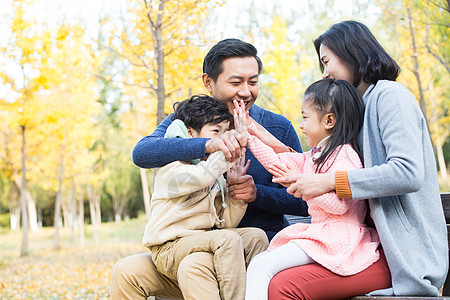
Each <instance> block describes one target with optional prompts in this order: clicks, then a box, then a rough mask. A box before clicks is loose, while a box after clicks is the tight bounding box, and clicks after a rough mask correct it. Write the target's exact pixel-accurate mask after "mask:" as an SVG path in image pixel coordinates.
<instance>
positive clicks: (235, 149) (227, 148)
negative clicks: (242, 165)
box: [205, 129, 245, 161]
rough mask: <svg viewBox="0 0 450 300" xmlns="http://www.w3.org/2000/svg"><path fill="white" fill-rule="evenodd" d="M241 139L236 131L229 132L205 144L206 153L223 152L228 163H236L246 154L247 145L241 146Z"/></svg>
mask: <svg viewBox="0 0 450 300" xmlns="http://www.w3.org/2000/svg"><path fill="white" fill-rule="evenodd" d="M239 138H240V136H238V133H237V131H236V130H234V129H232V130H229V131H227V132H225V133H224V134H222V135H220V136H218V137H216V138H214V139H210V140H208V141H207V142H206V144H205V153H214V152H216V151H222V152H223V154H224V155H225V158H226V160H227V161H235V160H236V159H237V158H239V157H242V156H243V155H244V154H245V145H244V146H241V145H240V142H239Z"/></svg>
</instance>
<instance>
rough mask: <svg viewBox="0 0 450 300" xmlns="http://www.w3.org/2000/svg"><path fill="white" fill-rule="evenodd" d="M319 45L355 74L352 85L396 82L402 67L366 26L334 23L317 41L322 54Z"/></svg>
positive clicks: (351, 23)
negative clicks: (326, 48) (384, 81)
mask: <svg viewBox="0 0 450 300" xmlns="http://www.w3.org/2000/svg"><path fill="white" fill-rule="evenodd" d="M320 45H324V46H326V47H328V48H329V49H330V50H331V51H332V52H333V54H334V55H336V56H337V57H338V58H339V59H340V60H341V61H342V62H343V63H345V64H346V65H347V66H348V67H349V68H350V69H351V70H352V72H353V75H354V81H353V85H354V86H356V87H358V85H359V84H360V83H361V80H363V81H364V82H366V83H373V84H376V83H377V82H378V80H382V79H386V80H392V81H395V80H396V79H397V77H398V75H399V73H400V67H399V66H398V65H397V63H396V62H395V60H394V59H393V58H392V57H391V56H390V55H389V54H388V53H387V52H386V51H385V50H384V49H383V47H382V46H381V45H380V43H378V41H377V40H376V39H375V37H374V36H373V34H372V33H371V32H370V30H369V28H367V26H366V25H364V24H362V23H359V22H356V21H344V22H341V23H337V24H334V25H333V26H331V27H330V29H328V30H327V31H326V32H325V33H323V34H322V35H321V36H319V37H318V38H317V39H315V40H314V47H315V48H316V52H317V55H319V62H320V69H321V70H322V72H323V70H324V67H323V65H322V63H321V61H320V51H319V49H320Z"/></svg>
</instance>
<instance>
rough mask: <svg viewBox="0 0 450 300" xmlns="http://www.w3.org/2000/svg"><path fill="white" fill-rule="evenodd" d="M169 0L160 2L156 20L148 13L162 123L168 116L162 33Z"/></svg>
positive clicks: (159, 113)
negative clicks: (165, 110)
mask: <svg viewBox="0 0 450 300" xmlns="http://www.w3.org/2000/svg"><path fill="white" fill-rule="evenodd" d="M166 1H167V0H161V1H160V2H159V8H158V14H157V16H156V20H155V22H153V20H152V19H151V16H150V13H148V14H147V16H148V19H149V22H150V24H151V29H152V33H153V37H154V46H155V47H154V48H155V56H156V70H157V71H156V72H157V88H156V95H157V97H158V109H157V112H156V122H157V124H159V123H161V121H162V120H164V118H165V117H166V114H165V112H164V101H165V97H166V89H165V85H164V40H163V33H162V17H163V15H164V6H165V4H166Z"/></svg>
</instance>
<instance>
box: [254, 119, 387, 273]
mask: <svg viewBox="0 0 450 300" xmlns="http://www.w3.org/2000/svg"><path fill="white" fill-rule="evenodd" d="M251 128H252V127H250V129H251ZM248 147H249V149H250V150H251V151H252V153H253V154H254V155H255V157H256V158H257V159H258V160H259V161H260V162H261V164H262V165H263V166H264V167H265V168H266V169H267V168H268V167H269V166H270V165H272V164H273V163H275V162H281V163H283V164H285V165H287V166H289V167H290V168H291V169H294V170H296V171H298V172H299V173H302V174H313V173H315V165H314V162H313V157H312V156H313V154H312V152H311V151H308V152H306V153H280V154H276V153H275V152H274V151H273V149H272V148H271V147H269V146H267V145H265V144H264V143H263V142H262V141H260V140H259V139H258V138H257V137H255V136H252V135H251V134H249V141H248ZM359 168H362V164H361V161H360V159H359V156H358V154H357V153H356V151H355V150H354V149H353V148H352V146H351V145H349V144H347V145H343V146H340V147H338V148H337V149H336V150H335V151H334V152H333V154H332V155H331V157H330V158H329V159H328V160H327V161H326V162H325V164H324V166H323V168H322V169H323V170H325V171H324V172H327V173H328V172H334V171H337V170H339V171H345V170H351V169H359ZM303 200H305V201H306V202H307V203H308V212H309V214H310V215H311V224H305V223H297V224H293V225H290V226H288V227H286V228H285V229H283V230H281V231H280V232H279V233H278V234H277V235H275V237H274V238H273V239H272V241H271V242H270V245H269V249H268V250H269V251H270V250H273V249H275V248H277V247H280V246H282V245H284V244H286V243H288V242H289V241H294V242H295V243H297V244H298V245H299V246H300V247H301V248H302V249H303V251H305V252H306V253H307V254H308V255H309V256H310V257H311V258H312V259H314V260H315V261H316V262H318V263H319V264H321V265H322V266H324V267H325V268H327V269H329V270H331V271H332V272H334V273H336V274H339V275H343V276H348V275H353V274H356V273H358V272H360V271H362V270H364V269H366V268H367V267H369V266H370V265H371V264H373V263H374V262H376V261H377V260H378V259H379V252H378V250H377V248H378V246H379V244H380V241H379V238H378V234H377V232H376V231H375V230H374V229H373V228H370V227H367V226H366V225H365V223H364V220H365V216H366V211H367V202H366V200H353V199H343V198H338V197H337V196H336V193H335V192H330V193H326V194H323V195H321V196H318V197H314V198H311V199H303Z"/></svg>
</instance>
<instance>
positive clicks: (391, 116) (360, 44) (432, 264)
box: [269, 21, 448, 299]
mask: <svg viewBox="0 0 450 300" xmlns="http://www.w3.org/2000/svg"><path fill="white" fill-rule="evenodd" d="M314 46H315V48H316V51H317V54H318V55H319V60H320V63H321V70H322V71H323V78H333V79H343V80H347V81H349V82H351V83H353V85H354V86H355V87H356V88H357V89H358V91H359V92H360V93H361V95H363V100H364V103H365V106H366V111H365V116H364V124H363V129H362V131H361V133H360V137H359V144H360V148H361V151H362V152H363V159H364V166H365V168H364V169H360V170H350V171H347V172H345V171H337V172H335V173H327V174H314V175H296V176H290V177H281V178H275V179H274V182H279V183H283V184H288V183H291V186H290V187H289V188H288V189H287V191H288V193H290V194H293V195H295V196H296V197H302V198H304V199H309V198H311V197H314V196H317V195H321V194H323V193H326V192H330V191H334V190H335V191H336V193H337V195H338V197H340V198H350V197H351V198H353V199H367V198H368V199H369V206H370V211H371V213H370V215H371V217H372V219H373V221H374V224H375V226H376V229H377V231H378V234H379V236H380V240H381V244H382V247H383V250H384V254H385V256H386V260H387V264H388V265H389V270H390V273H391V277H392V280H391V284H390V287H389V288H385V289H383V288H381V286H382V285H383V284H381V283H377V284H375V283H374V284H373V285H372V286H371V283H370V282H369V283H368V286H366V287H365V289H366V291H365V292H366V293H367V292H370V291H373V290H375V289H378V290H377V291H374V292H372V293H371V295H396V296H400V295H415V296H438V290H439V288H440V287H441V286H442V284H443V283H444V281H445V277H446V274H447V271H448V249H447V231H446V225H445V219H444V215H443V210H442V206H441V201H440V197H439V186H438V181H437V171H436V164H435V159H434V153H433V148H432V145H431V141H430V136H429V133H428V129H427V126H426V121H425V119H424V117H423V115H422V113H421V111H420V108H419V106H418V104H417V102H416V100H415V99H414V97H413V95H412V94H411V93H410V92H408V91H407V89H406V88H405V87H404V86H402V85H401V84H399V83H397V82H395V80H396V78H397V77H398V74H399V71H400V69H399V67H398V65H397V64H396V62H395V61H394V60H393V59H392V58H391V57H390V56H389V54H387V52H386V51H385V50H384V49H383V48H382V46H381V45H380V44H379V43H378V41H377V40H376V39H375V37H374V36H373V35H372V33H371V32H370V30H369V29H368V28H367V27H366V26H365V25H363V24H361V23H359V22H355V21H344V22H341V23H338V24H335V25H333V26H332V27H331V28H330V29H329V30H328V31H326V32H325V33H324V34H322V35H321V36H320V37H319V38H317V39H316V40H315V41H314ZM379 266H380V269H378V270H377V272H376V274H377V276H374V277H371V276H369V274H368V273H364V272H367V271H368V270H369V269H370V268H369V269H367V270H364V271H363V272H360V273H358V274H356V275H355V276H357V278H352V277H346V278H341V277H339V276H337V275H336V276H333V275H332V274H327V275H326V278H327V281H328V282H329V283H330V282H331V283H333V284H334V287H332V288H327V287H325V286H324V287H323V288H322V289H321V290H319V291H317V288H314V286H315V285H316V284H315V282H320V280H321V279H320V278H321V276H316V275H317V273H320V272H322V270H321V266H317V265H315V266H313V265H311V266H303V267H297V268H292V269H290V270H286V271H283V272H280V273H279V274H278V275H277V276H276V277H274V279H273V280H272V282H271V284H270V287H269V299H299V298H300V299H303V298H307V297H311V298H313V299H318V298H328V299H331V297H327V296H324V295H325V293H327V292H328V293H330V294H329V295H333V294H332V293H334V292H336V291H339V290H340V289H345V290H346V291H345V292H346V293H345V294H339V295H333V298H335V299H337V298H343V296H345V297H350V296H352V295H357V294H360V293H361V289H359V290H358V289H357V288H358V285H359V279H361V278H366V279H367V278H374V279H375V278H377V279H380V280H381V276H382V273H383V266H381V265H379ZM308 267H310V268H313V267H314V268H315V269H308ZM358 276H359V277H358ZM286 280H287V281H286ZM352 281H353V283H354V284H353V285H351V284H350V282H352ZM340 282H345V284H340ZM316 286H319V285H316ZM329 286H333V285H329ZM300 287H303V288H300ZM333 289H334V291H333ZM314 293H315V294H314ZM352 293H353V294H352ZM311 295H312V296H311Z"/></svg>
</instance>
